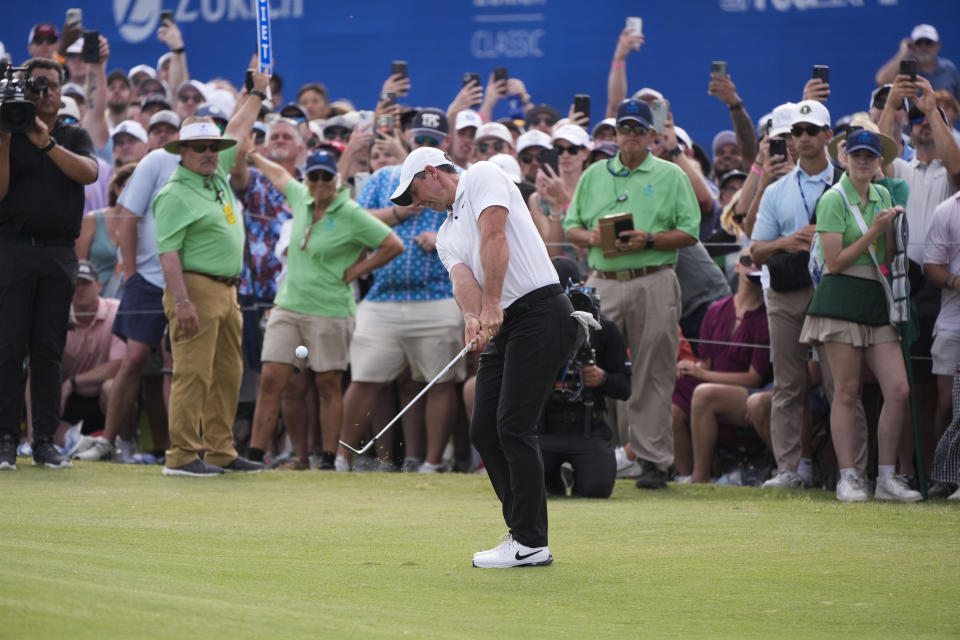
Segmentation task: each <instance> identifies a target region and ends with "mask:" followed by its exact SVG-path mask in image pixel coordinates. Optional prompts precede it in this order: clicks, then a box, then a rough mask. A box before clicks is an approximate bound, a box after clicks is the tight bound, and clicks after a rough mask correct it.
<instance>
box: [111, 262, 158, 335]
mask: <svg viewBox="0 0 960 640" xmlns="http://www.w3.org/2000/svg"><path fill="white" fill-rule="evenodd" d="M166 327H167V316H166V315H165V314H164V313H163V289H161V288H160V287H158V286H156V285H153V284H150V283H149V282H147V281H146V280H144V279H143V276H141V275H140V274H139V273H135V274H134V275H133V277H131V278H130V279H129V280H127V283H126V284H125V285H124V286H123V296H122V297H121V298H120V306H119V307H118V308H117V318H116V320H114V322H113V333H115V334H116V335H118V336H120V337H121V338H123V339H124V340H136V341H137V342H140V343H142V344H145V345H147V346H149V347H153V350H154V351H159V350H160V341H161V340H162V339H163V331H164V329H166Z"/></svg>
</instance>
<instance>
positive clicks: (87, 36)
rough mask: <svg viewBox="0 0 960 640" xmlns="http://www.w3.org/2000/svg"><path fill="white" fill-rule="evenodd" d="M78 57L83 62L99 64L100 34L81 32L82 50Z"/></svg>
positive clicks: (96, 32) (97, 32)
mask: <svg viewBox="0 0 960 640" xmlns="http://www.w3.org/2000/svg"><path fill="white" fill-rule="evenodd" d="M80 57H81V58H82V59H83V61H84V62H94V63H96V62H100V32H99V31H84V32H83V50H82V53H81V54H80Z"/></svg>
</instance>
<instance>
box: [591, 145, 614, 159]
mask: <svg viewBox="0 0 960 640" xmlns="http://www.w3.org/2000/svg"><path fill="white" fill-rule="evenodd" d="M619 151H620V147H619V146H617V143H616V142H598V143H597V146H595V147H594V148H593V151H591V152H590V155H591V157H592V156H593V154H595V153H598V154H602V155H604V156H606V157H607V158H612V157H614V156H615V155H617V152H619Z"/></svg>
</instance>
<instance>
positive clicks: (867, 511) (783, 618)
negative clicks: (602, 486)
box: [0, 458, 960, 639]
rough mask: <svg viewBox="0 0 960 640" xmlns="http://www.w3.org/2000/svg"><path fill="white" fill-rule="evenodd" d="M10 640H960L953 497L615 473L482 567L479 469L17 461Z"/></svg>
mask: <svg viewBox="0 0 960 640" xmlns="http://www.w3.org/2000/svg"><path fill="white" fill-rule="evenodd" d="M0 484H2V489H3V490H2V496H0V506H2V513H3V518H2V520H0V562H2V565H3V567H4V571H3V573H2V574H0V619H2V623H0V636H2V637H11V638H27V637H29V638H64V637H70V638H71V639H78V638H121V637H122V638H141V637H151V638H178V639H179V638H184V637H191V636H193V637H196V636H199V637H246V638H265V637H277V638H367V637H372V638H373V637H383V638H396V637H398V636H409V637H415V638H551V639H555V638H605V637H650V638H661V637H683V638H691V637H709V638H747V637H766V638H769V637H777V636H785V635H791V636H795V637H810V638H828V637H851V636H859V637H869V638H882V637H889V638H905V637H910V638H925V637H930V638H933V637H936V638H942V637H958V634H960V631H958V629H960V627H958V623H957V617H956V614H955V611H956V605H955V603H956V597H957V586H958V584H960V579H958V576H960V535H958V530H960V506H958V505H956V504H953V503H947V502H946V501H934V502H931V503H926V504H918V505H899V504H897V505H891V504H881V503H868V504H860V505H842V504H839V503H837V502H836V501H834V500H833V498H832V496H831V495H830V494H828V493H825V492H820V491H811V492H799V491H797V492H792V491H782V492H778V491H761V490H759V489H747V488H736V487H713V486H707V487H692V486H689V485H671V486H670V488H669V489H668V490H666V491H658V492H641V491H638V490H637V489H635V488H634V487H633V485H632V484H631V483H629V482H627V481H618V484H617V487H616V490H615V492H614V495H613V497H612V498H611V499H610V500H605V501H599V500H598V501H586V500H573V499H556V500H552V501H551V503H550V528H551V536H550V547H551V551H552V552H553V555H554V557H555V558H556V562H555V563H554V565H553V566H552V567H548V568H536V569H532V568H531V569H511V570H481V569H474V568H472V567H471V566H470V558H471V555H472V554H473V552H474V551H478V550H480V549H484V548H489V547H491V546H493V545H494V544H495V543H496V542H497V538H498V536H499V535H500V534H501V533H503V532H504V530H505V527H504V525H503V524H502V520H501V515H500V510H499V503H498V502H497V501H496V499H495V497H494V495H493V491H492V489H491V488H490V485H489V482H488V480H487V479H486V478H485V477H483V476H462V475H454V474H450V475H442V476H420V475H397V474H342V473H340V474H334V473H319V472H276V471H271V472H266V473H263V474H260V475H253V476H250V475H245V476H240V475H236V474H234V475H231V476H225V477H221V478H212V479H193V478H168V477H162V476H161V475H160V469H159V468H158V467H142V466H132V465H116V464H108V463H86V464H84V463H77V464H76V467H75V468H74V469H67V470H58V471H54V470H46V469H36V468H33V467H31V466H30V462H29V459H26V458H20V460H19V470H18V471H15V472H3V473H2V474H0Z"/></svg>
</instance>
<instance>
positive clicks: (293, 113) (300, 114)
mask: <svg viewBox="0 0 960 640" xmlns="http://www.w3.org/2000/svg"><path fill="white" fill-rule="evenodd" d="M280 116H281V117H284V118H293V119H294V120H302V121H304V122H306V121H307V120H309V119H310V117H309V116H308V115H307V112H306V111H304V109H303V107H301V106H300V105H298V104H297V103H296V102H288V103H287V104H285V105H283V106H282V107H280Z"/></svg>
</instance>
